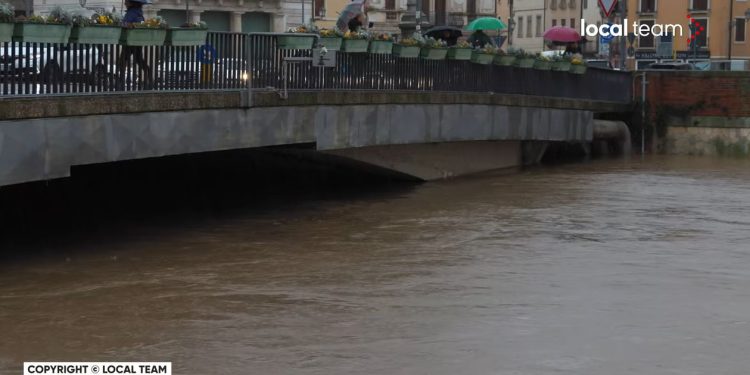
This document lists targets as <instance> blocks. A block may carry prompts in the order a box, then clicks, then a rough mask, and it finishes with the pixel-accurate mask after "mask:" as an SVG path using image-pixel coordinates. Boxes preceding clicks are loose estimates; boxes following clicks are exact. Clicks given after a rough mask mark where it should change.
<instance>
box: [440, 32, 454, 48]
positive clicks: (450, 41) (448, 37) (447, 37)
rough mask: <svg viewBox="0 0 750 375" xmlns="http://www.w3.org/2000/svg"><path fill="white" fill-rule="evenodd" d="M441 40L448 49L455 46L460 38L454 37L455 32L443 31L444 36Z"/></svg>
mask: <svg viewBox="0 0 750 375" xmlns="http://www.w3.org/2000/svg"><path fill="white" fill-rule="evenodd" d="M440 39H442V40H444V41H445V43H446V45H447V46H448V47H452V46H455V45H456V43H457V42H458V37H457V36H455V35H453V32H451V31H450V30H443V35H442V36H441V37H440Z"/></svg>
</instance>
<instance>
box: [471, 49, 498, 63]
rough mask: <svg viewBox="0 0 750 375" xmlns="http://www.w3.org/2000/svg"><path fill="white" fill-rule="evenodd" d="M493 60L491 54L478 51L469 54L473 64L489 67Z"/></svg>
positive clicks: (493, 57) (493, 56) (493, 55)
mask: <svg viewBox="0 0 750 375" xmlns="http://www.w3.org/2000/svg"><path fill="white" fill-rule="evenodd" d="M494 59H495V54H492V53H482V52H480V51H472V52H471V62H473V63H475V64H481V65H489V64H492V60H494Z"/></svg>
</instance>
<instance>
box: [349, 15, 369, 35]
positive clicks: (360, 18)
mask: <svg viewBox="0 0 750 375" xmlns="http://www.w3.org/2000/svg"><path fill="white" fill-rule="evenodd" d="M364 25H365V15H364V14H362V13H359V14H357V15H356V16H355V17H354V18H352V19H350V20H349V22H348V24H347V26H348V27H349V30H350V31H351V32H357V31H359V30H360V29H361V28H362V27H364Z"/></svg>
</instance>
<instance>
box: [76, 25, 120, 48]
mask: <svg viewBox="0 0 750 375" xmlns="http://www.w3.org/2000/svg"><path fill="white" fill-rule="evenodd" d="M121 34H122V27H120V26H98V25H89V26H74V27H73V29H72V30H71V32H70V42H71V43H81V44H117V43H119V42H120V35H121Z"/></svg>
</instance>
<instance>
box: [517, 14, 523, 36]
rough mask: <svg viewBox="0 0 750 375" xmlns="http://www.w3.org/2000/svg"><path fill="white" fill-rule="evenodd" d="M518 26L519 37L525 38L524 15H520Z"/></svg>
mask: <svg viewBox="0 0 750 375" xmlns="http://www.w3.org/2000/svg"><path fill="white" fill-rule="evenodd" d="M516 28H517V29H518V37H519V38H523V17H518V23H517V24H516Z"/></svg>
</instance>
